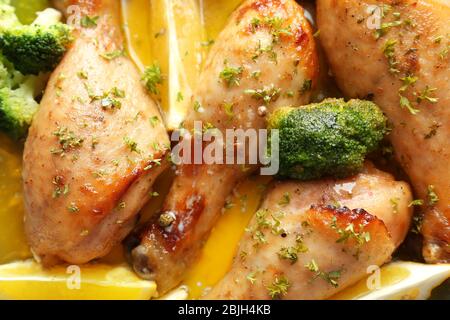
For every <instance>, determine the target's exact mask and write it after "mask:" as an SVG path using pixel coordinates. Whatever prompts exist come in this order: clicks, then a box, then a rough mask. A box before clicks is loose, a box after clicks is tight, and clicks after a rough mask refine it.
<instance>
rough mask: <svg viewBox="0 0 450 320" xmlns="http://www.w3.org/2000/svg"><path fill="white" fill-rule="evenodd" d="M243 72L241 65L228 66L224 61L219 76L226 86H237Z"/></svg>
mask: <svg viewBox="0 0 450 320" xmlns="http://www.w3.org/2000/svg"><path fill="white" fill-rule="evenodd" d="M243 72H244V68H243V67H230V66H228V64H227V62H225V68H224V69H223V70H222V71H221V72H220V74H219V78H220V79H221V80H222V81H223V82H225V83H226V85H227V86H228V87H232V86H239V84H240V81H241V77H242V73H243Z"/></svg>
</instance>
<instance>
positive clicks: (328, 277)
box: [305, 259, 342, 288]
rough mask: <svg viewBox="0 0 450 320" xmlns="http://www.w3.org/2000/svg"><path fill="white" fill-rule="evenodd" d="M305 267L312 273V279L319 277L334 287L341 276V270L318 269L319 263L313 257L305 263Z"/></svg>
mask: <svg viewBox="0 0 450 320" xmlns="http://www.w3.org/2000/svg"><path fill="white" fill-rule="evenodd" d="M305 268H306V269H308V270H309V271H311V272H313V273H314V277H313V280H315V279H317V278H321V279H323V280H324V281H326V282H328V283H329V284H330V285H332V286H333V287H335V288H337V287H338V286H339V283H338V280H339V278H340V277H341V273H342V270H334V271H330V272H323V271H320V269H319V265H318V264H317V262H316V261H315V260H314V259H312V260H311V261H310V262H309V263H307V264H306V265H305Z"/></svg>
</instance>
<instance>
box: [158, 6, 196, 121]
mask: <svg viewBox="0 0 450 320" xmlns="http://www.w3.org/2000/svg"><path fill="white" fill-rule="evenodd" d="M150 12H151V17H150V26H151V27H150V30H151V32H152V33H151V35H150V36H152V37H153V39H152V40H151V44H152V55H153V59H154V61H157V62H158V63H159V65H160V66H161V69H162V72H163V75H164V76H165V78H166V81H164V83H163V87H162V95H161V103H162V109H163V110H164V111H165V112H166V123H167V127H168V129H169V130H172V129H175V128H178V127H179V124H180V123H181V121H183V119H184V118H185V115H186V112H187V110H188V108H189V106H190V103H191V96H192V91H193V89H194V88H195V87H196V86H197V81H198V76H199V74H200V69H201V65H202V62H203V56H204V49H203V47H202V43H203V41H204V39H205V32H204V28H203V25H202V20H201V14H200V8H199V6H198V3H197V1H195V0H176V1H173V0H162V1H152V2H151V11H150Z"/></svg>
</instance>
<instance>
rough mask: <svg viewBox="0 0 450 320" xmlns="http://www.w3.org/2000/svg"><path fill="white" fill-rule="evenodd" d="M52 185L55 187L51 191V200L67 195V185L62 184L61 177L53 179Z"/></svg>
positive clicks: (62, 179)
mask: <svg viewBox="0 0 450 320" xmlns="http://www.w3.org/2000/svg"><path fill="white" fill-rule="evenodd" d="M52 184H53V185H54V186H55V190H53V199H56V198H59V197H61V196H66V195H67V194H68V193H69V185H68V184H66V183H64V178H63V177H61V176H56V177H54V178H53V181H52Z"/></svg>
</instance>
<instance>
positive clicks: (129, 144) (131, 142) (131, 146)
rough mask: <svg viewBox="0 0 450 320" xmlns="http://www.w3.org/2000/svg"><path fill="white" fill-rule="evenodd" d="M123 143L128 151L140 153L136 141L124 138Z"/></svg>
mask: <svg viewBox="0 0 450 320" xmlns="http://www.w3.org/2000/svg"><path fill="white" fill-rule="evenodd" d="M123 141H124V142H125V145H126V146H127V147H128V148H129V149H130V151H131V152H136V153H141V151H140V150H139V148H138V144H137V142H136V141H134V140H132V139H130V138H129V137H124V138H123Z"/></svg>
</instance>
